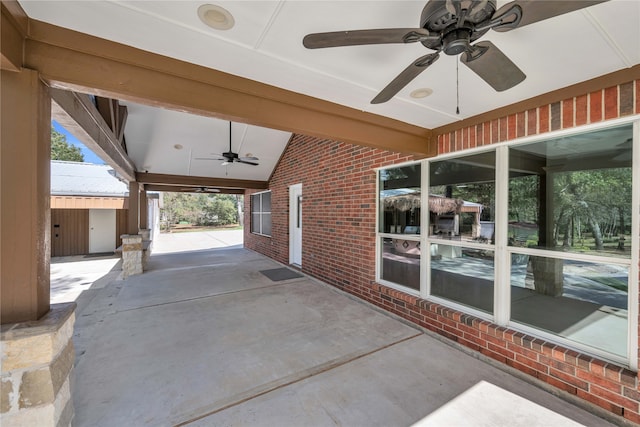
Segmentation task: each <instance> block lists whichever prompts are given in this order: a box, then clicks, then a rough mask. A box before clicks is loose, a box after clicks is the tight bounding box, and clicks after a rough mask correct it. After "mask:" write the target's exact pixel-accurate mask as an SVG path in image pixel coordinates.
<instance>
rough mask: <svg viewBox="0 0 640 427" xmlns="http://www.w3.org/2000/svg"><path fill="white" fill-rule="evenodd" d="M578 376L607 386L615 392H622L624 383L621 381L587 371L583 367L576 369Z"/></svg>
mask: <svg viewBox="0 0 640 427" xmlns="http://www.w3.org/2000/svg"><path fill="white" fill-rule="evenodd" d="M576 377H578V378H580V379H583V380H585V381H588V382H589V383H591V384H595V385H597V386H600V387H602V388H606V389H607V390H609V391H611V392H613V393H618V394H619V393H621V392H622V385H621V384H620V383H617V382H615V381H612V380H610V379H607V378H604V377H602V376H600V375H597V374H594V373H592V372H587V371H584V370H582V369H576Z"/></svg>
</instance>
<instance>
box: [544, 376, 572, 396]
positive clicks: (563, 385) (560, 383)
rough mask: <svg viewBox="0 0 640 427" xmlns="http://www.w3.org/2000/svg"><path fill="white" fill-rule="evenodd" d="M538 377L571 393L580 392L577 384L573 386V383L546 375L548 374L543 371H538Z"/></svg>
mask: <svg viewBox="0 0 640 427" xmlns="http://www.w3.org/2000/svg"><path fill="white" fill-rule="evenodd" d="M538 379H539V380H541V381H544V382H545V383H547V384H551V385H552V386H554V387H556V388H559V389H560V390H564V391H566V392H567V393H571V394H577V393H578V388H577V387H576V386H573V385H571V384H567V383H565V382H564V381H561V380H559V379H557V378H554V377H552V376H550V375H546V374H542V373H538Z"/></svg>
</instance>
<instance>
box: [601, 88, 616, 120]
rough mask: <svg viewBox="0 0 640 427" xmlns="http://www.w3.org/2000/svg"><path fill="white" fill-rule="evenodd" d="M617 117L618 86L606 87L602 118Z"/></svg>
mask: <svg viewBox="0 0 640 427" xmlns="http://www.w3.org/2000/svg"><path fill="white" fill-rule="evenodd" d="M617 117H619V113H618V86H613V87H608V88H606V89H605V90H604V118H605V120H609V119H615V118H617Z"/></svg>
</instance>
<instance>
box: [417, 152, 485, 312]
mask: <svg viewBox="0 0 640 427" xmlns="http://www.w3.org/2000/svg"><path fill="white" fill-rule="evenodd" d="M495 176H496V153H495V152H494V151H489V152H484V153H479V154H473V155H469V156H464V157H459V158H455V159H450V160H442V161H436V162H432V163H431V164H430V166H429V238H430V240H431V241H432V243H431V263H430V269H429V277H430V279H431V282H430V284H431V295H433V296H436V297H440V298H444V299H446V300H449V301H452V302H455V303H458V304H462V305H465V306H468V307H472V308H474V309H477V310H480V311H483V312H486V313H493V284H494V276H495V273H494V251H493V247H494V243H495V199H496V197H495Z"/></svg>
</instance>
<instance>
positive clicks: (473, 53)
mask: <svg viewBox="0 0 640 427" xmlns="http://www.w3.org/2000/svg"><path fill="white" fill-rule="evenodd" d="M605 1H608V0H544V1H543V0H515V1H512V2H509V3H507V4H505V5H504V6H502V7H501V8H500V9H498V10H496V0H429V1H428V2H427V4H426V5H425V7H424V9H423V10H422V14H421V16H420V28H384V29H372V30H355V31H336V32H329V33H314V34H308V35H307V36H305V37H304V39H303V42H302V43H303V45H304V46H305V47H306V48H308V49H318V48H326V47H338V46H358V45H368V44H383V43H415V42H420V43H422V44H423V45H424V46H425V47H427V48H429V49H431V50H435V53H429V54H427V55H424V56H422V57H420V58H418V59H416V60H415V61H414V62H413V63H411V64H410V65H409V66H408V67H407V68H405V70H404V71H402V72H401V73H400V74H399V75H398V76H397V77H396V78H395V79H393V80H392V81H391V83H389V84H388V85H387V86H386V87H385V88H384V89H382V91H381V92H380V93H379V94H378V95H377V96H376V97H375V98H373V100H372V101H371V103H372V104H380V103H383V102H386V101H388V100H390V99H391V98H393V97H394V96H395V95H396V94H397V93H398V92H399V91H400V90H401V89H402V88H404V87H405V86H406V85H407V84H408V83H409V82H411V81H412V80H413V79H415V78H416V77H417V76H418V75H419V74H420V73H422V72H423V71H424V70H426V69H427V68H428V67H429V66H430V65H431V64H433V63H434V62H435V61H436V60H437V59H438V58H439V57H440V52H444V53H445V54H447V55H458V54H462V55H461V57H460V61H461V62H462V63H463V64H465V65H466V66H467V67H469V68H470V69H471V70H472V71H473V72H475V73H476V74H477V75H478V76H479V77H480V78H481V79H482V80H484V81H485V82H487V83H488V84H489V85H490V86H491V87H493V88H494V89H495V90H496V91H498V92H501V91H504V90H507V89H510V88H512V87H514V86H516V85H517V84H519V83H520V82H522V81H523V80H524V79H525V78H526V76H525V74H524V73H523V72H522V71H521V70H520V69H519V68H518V66H517V65H515V64H514V63H513V62H512V61H511V60H510V59H509V58H508V57H507V56H506V55H505V54H504V53H503V52H502V51H501V50H500V49H498V48H497V47H496V46H495V45H494V44H493V43H491V42H490V41H481V42H478V43H476V44H474V45H472V44H471V43H473V42H475V41H476V40H478V39H479V38H480V37H482V36H483V35H484V34H485V33H486V32H487V31H489V30H490V29H493V30H494V31H499V32H505V31H510V30H513V29H515V28H519V27H524V26H525V25H529V24H533V23H535V22H538V21H543V20H545V19H549V18H552V17H554V16H558V15H562V14H565V13H568V12H573V11H576V10H579V9H582V8H585V7H589V6H593V5H595V4H598V3H603V2H605Z"/></svg>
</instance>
